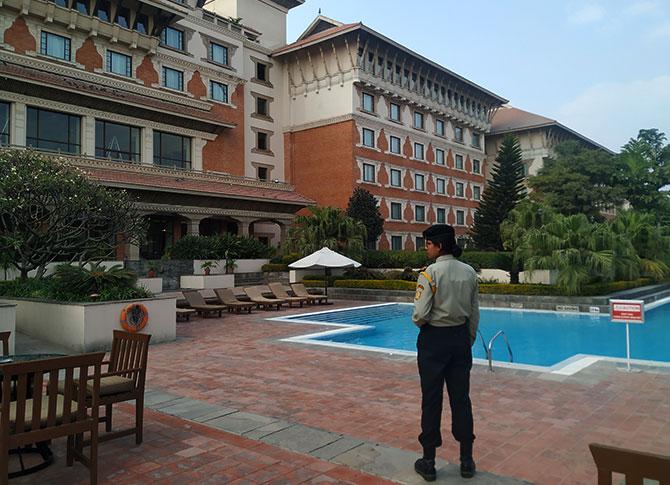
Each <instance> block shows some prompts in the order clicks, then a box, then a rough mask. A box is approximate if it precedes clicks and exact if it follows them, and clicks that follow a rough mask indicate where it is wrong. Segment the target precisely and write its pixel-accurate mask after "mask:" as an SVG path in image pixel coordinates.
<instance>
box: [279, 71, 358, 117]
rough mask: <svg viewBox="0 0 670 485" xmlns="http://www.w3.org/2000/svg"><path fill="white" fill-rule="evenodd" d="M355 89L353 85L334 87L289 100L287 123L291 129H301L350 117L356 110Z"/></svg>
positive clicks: (346, 84)
mask: <svg viewBox="0 0 670 485" xmlns="http://www.w3.org/2000/svg"><path fill="white" fill-rule="evenodd" d="M355 102H356V101H355V100H354V89H353V85H352V83H351V82H350V81H349V82H346V83H344V85H342V86H341V85H339V84H337V85H334V86H332V87H331V89H327V88H326V89H321V90H319V92H318V93H317V92H316V91H312V92H309V93H307V95H306V96H305V95H302V94H300V95H297V96H295V97H293V98H291V97H289V98H288V107H287V109H288V111H287V122H288V126H290V127H298V128H299V127H301V125H306V124H309V123H315V122H318V121H322V120H329V119H331V118H338V117H341V116H345V115H350V114H351V113H352V112H353V110H354V105H355Z"/></svg>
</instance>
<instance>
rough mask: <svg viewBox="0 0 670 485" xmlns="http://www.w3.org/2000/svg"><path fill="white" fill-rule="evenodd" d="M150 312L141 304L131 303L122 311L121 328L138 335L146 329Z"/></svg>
mask: <svg viewBox="0 0 670 485" xmlns="http://www.w3.org/2000/svg"><path fill="white" fill-rule="evenodd" d="M148 321H149V310H147V307H145V306H144V305H142V304H141V303H131V304H130V305H128V306H126V307H125V308H124V309H123V310H121V326H122V327H123V329H124V330H126V331H127V332H130V333H136V332H139V331H140V330H142V329H143V328H144V327H146V325H147V322H148Z"/></svg>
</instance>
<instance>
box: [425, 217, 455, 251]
mask: <svg viewBox="0 0 670 485" xmlns="http://www.w3.org/2000/svg"><path fill="white" fill-rule="evenodd" d="M423 238H424V239H426V240H427V241H431V242H432V243H436V244H440V245H441V246H442V250H443V251H445V252H446V253H448V254H453V255H454V256H456V257H458V256H460V255H461V253H462V249H461V248H460V247H459V246H458V245H457V244H456V231H455V230H454V228H453V227H452V226H450V225H448V224H435V225H433V226H430V227H429V228H428V229H426V230H425V231H423Z"/></svg>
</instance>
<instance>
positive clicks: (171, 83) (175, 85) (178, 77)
mask: <svg viewBox="0 0 670 485" xmlns="http://www.w3.org/2000/svg"><path fill="white" fill-rule="evenodd" d="M163 86H164V87H166V88H170V89H176V90H177V91H183V90H184V73H183V72H181V71H177V70H176V69H172V68H169V67H163Z"/></svg>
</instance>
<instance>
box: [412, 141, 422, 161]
mask: <svg viewBox="0 0 670 485" xmlns="http://www.w3.org/2000/svg"><path fill="white" fill-rule="evenodd" d="M414 158H416V159H417V160H423V145H422V144H421V143H415V144H414Z"/></svg>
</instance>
